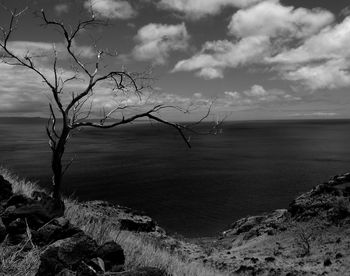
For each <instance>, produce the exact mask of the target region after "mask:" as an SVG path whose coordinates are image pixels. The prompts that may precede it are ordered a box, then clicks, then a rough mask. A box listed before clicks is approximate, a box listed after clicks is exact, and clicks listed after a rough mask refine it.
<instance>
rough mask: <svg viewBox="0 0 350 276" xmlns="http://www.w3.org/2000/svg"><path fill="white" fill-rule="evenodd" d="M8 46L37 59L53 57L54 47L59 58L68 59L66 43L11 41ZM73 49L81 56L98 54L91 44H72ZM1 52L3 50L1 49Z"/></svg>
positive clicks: (87, 56)
mask: <svg viewBox="0 0 350 276" xmlns="http://www.w3.org/2000/svg"><path fill="white" fill-rule="evenodd" d="M8 48H9V49H10V50H11V51H12V52H13V53H15V54H16V55H18V56H21V57H24V56H26V55H28V56H31V57H34V58H37V59H41V60H43V59H48V58H50V57H53V53H54V48H56V51H57V57H58V59H67V58H69V54H68V53H67V50H66V46H65V44H64V43H61V42H59V43H49V42H41V41H38V42H36V41H19V40H18V41H11V42H9V43H8ZM72 50H73V52H74V53H76V54H77V55H78V56H79V57H81V58H92V57H94V56H95V55H96V54H95V52H94V49H93V48H92V47H91V46H85V45H77V44H76V43H73V44H72ZM0 52H1V50H0Z"/></svg>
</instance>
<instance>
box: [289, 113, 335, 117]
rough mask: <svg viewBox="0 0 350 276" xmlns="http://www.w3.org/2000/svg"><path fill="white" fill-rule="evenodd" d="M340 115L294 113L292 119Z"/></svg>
mask: <svg viewBox="0 0 350 276" xmlns="http://www.w3.org/2000/svg"><path fill="white" fill-rule="evenodd" d="M337 115H338V113H335V112H311V113H294V114H291V115H290V116H291V117H334V116H337Z"/></svg>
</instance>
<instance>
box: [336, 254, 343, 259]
mask: <svg viewBox="0 0 350 276" xmlns="http://www.w3.org/2000/svg"><path fill="white" fill-rule="evenodd" d="M335 258H336V259H340V258H343V254H342V253H337V254H336V255H335Z"/></svg>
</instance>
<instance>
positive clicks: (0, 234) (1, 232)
mask: <svg viewBox="0 0 350 276" xmlns="http://www.w3.org/2000/svg"><path fill="white" fill-rule="evenodd" d="M6 235H7V232H6V227H5V225H4V223H3V222H2V219H1V218H0V243H2V242H3V240H4V239H5V237H6Z"/></svg>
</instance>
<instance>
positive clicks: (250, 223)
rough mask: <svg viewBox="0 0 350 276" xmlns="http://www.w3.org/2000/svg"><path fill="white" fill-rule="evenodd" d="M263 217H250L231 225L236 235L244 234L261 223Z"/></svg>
mask: <svg viewBox="0 0 350 276" xmlns="http://www.w3.org/2000/svg"><path fill="white" fill-rule="evenodd" d="M264 218H265V217H264V216H252V217H246V218H242V219H240V220H237V221H236V222H234V223H233V224H232V225H231V228H232V229H233V230H234V232H235V233H236V234H240V233H245V232H248V231H249V230H251V229H252V228H253V227H254V226H256V225H258V224H259V223H261V222H262V221H263V219H264Z"/></svg>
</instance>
